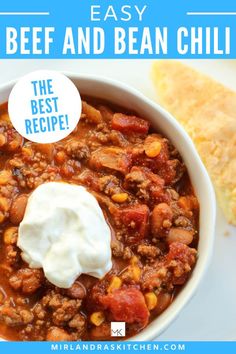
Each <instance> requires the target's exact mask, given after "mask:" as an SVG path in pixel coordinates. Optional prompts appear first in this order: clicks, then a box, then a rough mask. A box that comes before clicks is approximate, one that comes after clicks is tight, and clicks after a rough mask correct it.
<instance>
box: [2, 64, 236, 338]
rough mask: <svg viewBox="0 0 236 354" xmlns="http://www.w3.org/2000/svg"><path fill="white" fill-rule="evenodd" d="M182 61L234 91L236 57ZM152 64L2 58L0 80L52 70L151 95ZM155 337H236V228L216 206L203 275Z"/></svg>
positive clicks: (153, 97) (153, 96)
mask: <svg viewBox="0 0 236 354" xmlns="http://www.w3.org/2000/svg"><path fill="white" fill-rule="evenodd" d="M185 62H186V64H190V65H193V66H194V67H197V68H198V69H200V70H201V71H203V72H205V73H208V74H209V75H211V76H212V77H214V78H216V79H217V80H219V81H221V82H222V83H224V84H225V85H227V86H228V87H231V88H233V89H235V90H236V61H233V60H224V61H215V60H211V61H208V60H197V61H193V60H192V61H190V60H186V61H185ZM151 64H152V61H149V60H139V61H137V60H136V61H135V60H120V61H118V60H109V61H107V60H103V61H101V60H86V61H82V60H38V61H37V60H28V61H26V60H9V61H7V60H3V61H1V62H0V84H3V83H6V82H7V81H10V80H11V79H15V78H18V77H20V76H21V75H23V74H26V73H28V72H30V71H33V70H37V69H53V70H60V71H71V72H77V73H88V74H96V75H105V76H108V77H112V78H115V79H118V80H121V81H124V82H126V83H128V84H130V85H132V86H134V87H136V88H137V89H139V90H140V91H142V92H143V93H144V94H145V95H147V96H148V97H150V98H152V99H155V92H154V89H153V87H152V83H151V80H150V78H149V76H150V67H151ZM235 114H236V112H235ZM202 237H204V235H203V236H202ZM158 340H236V228H234V227H232V226H229V225H228V224H227V223H226V221H225V219H224V217H223V216H222V214H221V211H220V210H218V216H217V225H216V240H215V247H214V255H213V259H212V262H211V265H210V267H209V269H208V271H207V274H206V277H205V278H204V281H203V282H202V284H201V285H200V287H199V289H198V292H197V294H196V295H195V297H194V298H193V299H192V300H191V301H190V303H189V304H188V305H187V306H186V307H185V309H184V310H183V311H182V312H181V313H180V315H179V317H178V318H177V319H176V321H175V322H174V323H173V324H172V325H171V326H170V327H169V328H168V329H167V330H166V331H165V332H164V333H163V334H162V335H161V336H160V337H159V338H158Z"/></svg>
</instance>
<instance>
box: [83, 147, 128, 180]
mask: <svg viewBox="0 0 236 354" xmlns="http://www.w3.org/2000/svg"><path fill="white" fill-rule="evenodd" d="M130 163H131V161H130V158H129V155H128V153H126V152H125V151H124V150H123V149H121V148H119V147H112V146H109V147H107V146H105V147H101V148H99V149H97V150H96V151H94V152H93V153H92V155H91V158H90V160H89V164H90V166H91V167H92V168H94V169H96V170H99V169H101V168H105V169H110V170H115V171H118V172H121V173H122V174H126V173H128V172H129V168H130Z"/></svg>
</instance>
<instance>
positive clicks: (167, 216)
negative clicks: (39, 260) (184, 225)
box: [151, 203, 173, 236]
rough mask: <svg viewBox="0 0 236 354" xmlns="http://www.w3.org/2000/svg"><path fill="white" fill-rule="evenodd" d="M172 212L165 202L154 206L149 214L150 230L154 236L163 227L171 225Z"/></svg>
mask: <svg viewBox="0 0 236 354" xmlns="http://www.w3.org/2000/svg"><path fill="white" fill-rule="evenodd" d="M172 217H173V212H172V210H171V207H170V206H169V205H168V204H166V203H160V204H158V205H156V206H155V208H154V209H153V212H152V216H151V230H152V234H153V235H154V236H157V235H158V234H160V233H161V232H162V230H163V228H164V229H166V228H168V227H170V226H171V221H172Z"/></svg>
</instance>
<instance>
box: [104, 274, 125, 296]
mask: <svg viewBox="0 0 236 354" xmlns="http://www.w3.org/2000/svg"><path fill="white" fill-rule="evenodd" d="M121 284H122V280H121V279H120V278H119V277H113V278H112V281H111V283H110V285H109V287H108V289H107V292H108V293H111V292H112V291H113V290H115V289H119V288H120V287H121Z"/></svg>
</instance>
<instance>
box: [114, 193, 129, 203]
mask: <svg viewBox="0 0 236 354" xmlns="http://www.w3.org/2000/svg"><path fill="white" fill-rule="evenodd" d="M111 199H112V200H113V201H114V202H116V203H124V202H125V201H126V200H127V199H128V194H127V193H116V194H113V196H112V197H111Z"/></svg>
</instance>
